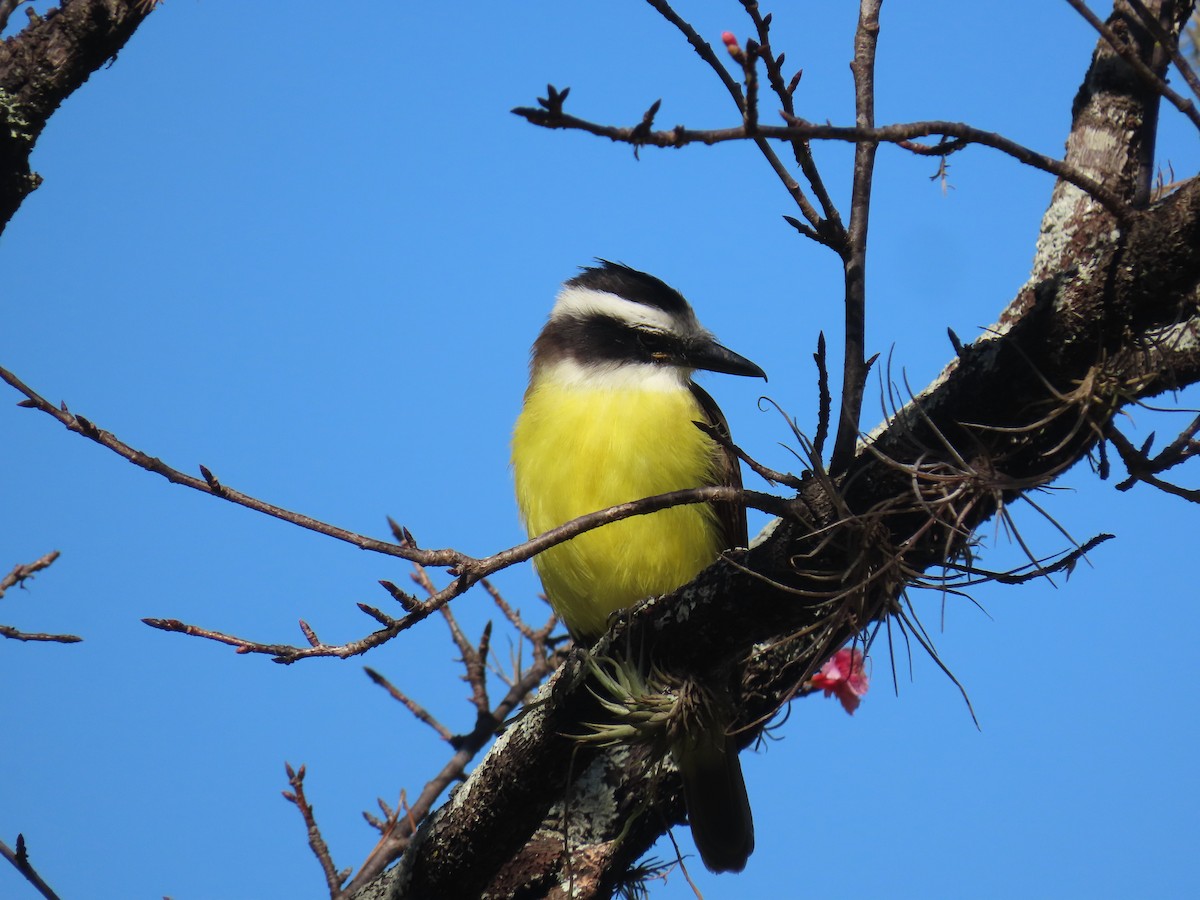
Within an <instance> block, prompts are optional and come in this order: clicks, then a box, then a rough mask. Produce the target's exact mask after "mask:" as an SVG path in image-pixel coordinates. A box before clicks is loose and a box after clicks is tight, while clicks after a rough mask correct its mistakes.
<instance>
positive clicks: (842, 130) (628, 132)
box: [512, 107, 1129, 220]
mask: <svg viewBox="0 0 1200 900" xmlns="http://www.w3.org/2000/svg"><path fill="white" fill-rule="evenodd" d="M512 112H513V113H514V114H515V115H518V116H521V117H522V118H524V119H525V120H526V121H528V122H529V123H531V124H533V125H538V126H540V127H542V128H565V129H570V130H574V131H586V132H587V133H588V134H594V135H596V136H598V137H606V138H609V139H610V140H613V141H617V142H619V143H625V144H634V143H636V144H639V145H640V146H647V145H648V146H653V147H673V148H675V147H685V146H687V145H688V144H705V145H710V144H723V143H728V142H730V141H745V140H749V139H750V138H751V136H750V135H748V134H747V133H746V129H745V127H744V126H740V127H737V128H719V129H713V130H708V131H701V130H696V129H691V128H686V127H684V126H682V125H677V126H675V127H674V128H672V129H671V130H670V131H651V132H645V133H642V134H640V135H638V136H637V139H636V140H635V139H634V136H633V133H632V129H629V128H619V127H616V126H612V125H600V124H598V123H595V122H589V121H587V120H586V119H580V118H577V117H575V116H571V115H568V114H566V113H564V112H562V111H561V109H559V110H557V111H556V110H548V109H538V108H533V107H517V108H516V109H514V110H512ZM783 118H784V120H785V121H787V122H788V123H789V124H788V125H786V126H782V125H759V126H758V132H757V138H756V140H759V139H773V140H784V141H791V140H796V139H797V138H800V139H809V140H822V141H844V142H847V143H852V144H853V143H859V142H878V143H886V144H897V145H899V146H901V147H902V148H903V147H904V145H905V142H907V141H911V140H913V139H914V138H926V137H942V138H958V139H959V140H960V141H961V143H960V144H958V145H955V146H954V147H953V149H954V150H958V149H961V148H963V147H966V146H968V145H970V144H979V145H980V146H984V147H991V148H992V149H993V150H998V151H1000V152H1001V153H1003V154H1005V155H1006V156H1011V157H1012V158H1013V159H1015V160H1017V161H1018V162H1020V163H1023V164H1025V165H1027V166H1030V167H1031V168H1034V169H1039V170H1041V171H1043V172H1046V173H1048V174H1050V175H1053V176H1055V177H1056V178H1060V179H1062V180H1063V181H1065V182H1067V183H1068V184H1072V185H1074V186H1075V187H1077V188H1079V189H1080V190H1081V191H1083V192H1085V193H1087V194H1089V195H1091V196H1092V197H1094V198H1095V199H1096V200H1097V201H1098V202H1099V203H1100V204H1102V205H1103V206H1104V207H1105V209H1107V210H1108V211H1109V212H1110V213H1112V214H1113V215H1114V216H1116V217H1118V218H1119V219H1121V220H1125V219H1126V218H1127V217H1128V215H1129V210H1128V207H1127V205H1126V204H1125V202H1124V201H1123V200H1122V199H1121V198H1120V197H1119V196H1117V195H1116V194H1115V193H1113V192H1112V191H1110V190H1108V189H1107V188H1106V187H1104V186H1103V185H1102V184H1101V183H1100V182H1098V181H1096V180H1095V179H1094V178H1090V177H1088V176H1087V175H1085V174H1084V173H1083V172H1082V171H1081V170H1079V169H1078V168H1076V167H1075V166H1071V165H1068V164H1067V163H1065V162H1063V161H1062V160H1059V159H1055V158H1053V157H1050V156H1046V155H1045V154H1042V153H1038V152H1036V151H1034V150H1030V149H1029V148H1028V147H1025V146H1022V145H1021V144H1018V143H1017V142H1016V141H1013V140H1010V139H1009V138H1006V137H1004V136H1003V135H1000V134H996V133H994V132H990V131H984V130H982V129H980V128H975V127H974V126H972V125H967V124H965V123H963V122H947V121H940V120H930V121H924V122H902V123H897V124H894V125H882V126H878V127H875V128H849V127H845V126H837V125H817V124H815V123H812V122H807V121H805V120H803V119H800V118H796V117H792V116H787V115H784V117H783ZM906 149H907V148H906Z"/></svg>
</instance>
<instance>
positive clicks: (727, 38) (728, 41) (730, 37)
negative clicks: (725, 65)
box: [721, 31, 742, 59]
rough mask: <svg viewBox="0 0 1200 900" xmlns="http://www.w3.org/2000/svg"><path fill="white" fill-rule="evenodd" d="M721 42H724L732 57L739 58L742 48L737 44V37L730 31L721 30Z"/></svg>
mask: <svg viewBox="0 0 1200 900" xmlns="http://www.w3.org/2000/svg"><path fill="white" fill-rule="evenodd" d="M721 42H722V43H724V44H725V49H726V50H728V51H729V55H730V56H732V57H733V58H734V59H740V58H741V56H742V48H741V47H739V46H738V39H737V38H736V37H735V36H734V33H733V32H732V31H722V32H721Z"/></svg>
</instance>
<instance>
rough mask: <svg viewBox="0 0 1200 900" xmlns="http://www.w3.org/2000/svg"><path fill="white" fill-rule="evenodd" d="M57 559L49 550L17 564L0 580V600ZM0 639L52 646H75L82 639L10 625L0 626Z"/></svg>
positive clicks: (54, 552) (55, 553) (57, 554)
mask: <svg viewBox="0 0 1200 900" xmlns="http://www.w3.org/2000/svg"><path fill="white" fill-rule="evenodd" d="M58 557H59V552H58V551H57V550H51V551H50V552H49V553H47V554H46V555H45V556H42V557H40V558H38V559H35V560H34V561H33V562H31V563H19V564H18V565H15V566H13V569H12V571H11V572H9V573H8V574H7V575H5V576H4V577H3V578H0V598H2V597H3V596H4V592H5V591H7V590H8V589H9V588H11V587H13V586H14V585H15V586H17V587H24V586H25V581H26V579H28V578H32V577H33V576H34V573H36V572H40V571H41V570H42V569H45V568H47V567H48V566H50V565H51V564H52V563H53V562H54V561H55V560H56V559H58ZM0 637H6V638H9V639H10V640H14V641H44V642H47V643H54V644H77V643H79V642H80V641H82V640H83V638H81V637H79V636H78V635H74V634H46V633H44V632H38V631H20V630H18V629H16V628H14V627H13V626H11V625H0Z"/></svg>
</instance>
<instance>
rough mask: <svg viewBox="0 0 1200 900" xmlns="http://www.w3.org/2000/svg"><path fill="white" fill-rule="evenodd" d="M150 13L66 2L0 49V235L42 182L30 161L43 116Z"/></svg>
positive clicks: (145, 5) (102, 1)
mask: <svg viewBox="0 0 1200 900" xmlns="http://www.w3.org/2000/svg"><path fill="white" fill-rule="evenodd" d="M152 8H153V4H152V3H149V2H145V0H143V2H140V3H139V2H132V3H131V2H122V0H65V2H64V3H63V4H62V6H60V7H58V8H57V9H51V10H50V11H48V12H47V13H46V15H45V17H44V18H43V17H39V16H36V15H33V14H31V15H30V16H29V24H28V25H27V26H26V27H25V28H24V29H23V30H22V31H21V33H20V34H18V35H17V36H16V37H10V38H7V39H5V40H4V41H3V42H2V43H0V232H2V231H3V229H4V227H5V226H7V225H8V223H9V221H10V220H11V219H12V217H13V215H14V214H15V213H16V211H17V209H18V208H19V207H20V205H21V203H22V202H23V201H24V200H25V198H26V197H28V196H29V195H30V194H31V193H32V192H33V191H34V190H36V189H37V187H38V185H40V184H41V183H42V178H41V176H40V175H38V174H37V173H36V172H34V171H33V170H32V169H31V168H30V166H29V155H30V153H32V152H33V147H34V144H36V143H37V139H38V137H39V136H40V135H41V133H42V129H43V128H45V127H46V122H47V121H48V120H49V118H50V116H51V115H52V114H53V113H54V111H55V110H56V109H58V107H59V104H61V103H62V102H63V101H64V100H65V99H66V98H67V97H69V96H70V95H71V94H72V93H74V91H75V90H76V89H77V88H79V87H80V86H82V85H83V83H84V82H86V81H87V80H88V78H89V77H91V74H92V73H93V72H95V71H96V70H97V69H99V68H100V67H101V66H103V65H104V64H105V63H107V62H108V61H109V60H111V59H113V58H115V57H116V55H117V52H118V51H119V50H120V49H121V48H122V47H124V46H125V42H126V41H128V40H129V38H130V37H132V36H133V33H134V31H136V30H137V27H138V26H139V25H140V24H141V23H142V21H143V20H144V19H145V18H146V16H147V15H149V12H150V10H151V9H152Z"/></svg>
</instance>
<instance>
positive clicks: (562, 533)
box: [0, 368, 789, 663]
mask: <svg viewBox="0 0 1200 900" xmlns="http://www.w3.org/2000/svg"><path fill="white" fill-rule="evenodd" d="M0 379H2V380H4V381H6V382H8V383H9V384H10V385H12V386H13V387H14V388H16V389H17V390H18V391H20V392H21V393H22V394H24V395H25V397H26V398H27V399H26V400H24V401H22V402H21V403H20V404H19V405H21V406H25V407H27V408H31V409H37V410H39V411H41V412H44V413H46V414H47V415H49V416H52V417H53V418H55V419H57V420H58V421H59V422H60V423H61V424H62V425H63V426H64V427H66V428H67V430H69V431H73V432H75V433H76V434H79V435H82V436H83V437H86V438H88V439H89V440H92V441H95V442H96V443H98V444H100V445H101V446H103V447H106V448H108V449H109V450H111V451H113V452H114V453H116V454H117V455H119V456H121V457H122V458H124V459H126V460H127V461H129V462H131V463H133V464H134V465H136V466H138V467H139V468H142V469H145V470H146V471H148V472H154V473H156V474H158V475H161V476H163V477H164V478H166V479H167V480H168V481H170V482H171V483H173V484H181V485H184V486H186V487H190V488H192V489H194V490H198V491H200V492H202V493H206V494H210V495H211V496H214V497H219V498H221V499H223V500H227V501H229V502H231V503H235V504H237V505H239V506H244V507H246V508H247V509H252V510H254V511H255V512H260V513H263V514H264V515H268V516H272V517H274V518H277V519H281V520H283V521H285V522H290V523H291V524H293V525H298V526H299V527H301V528H306V529H308V530H310V531H315V532H317V533H318V534H324V535H326V536H328V537H333V538H336V539H337V540H341V541H345V542H347V543H349V544H352V545H354V546H356V547H360V548H362V549H364V550H372V551H375V552H377V553H383V554H386V555H388V556H395V557H399V558H401V559H406V560H409V561H410V562H414V563H419V564H420V565H422V566H437V567H441V568H446V569H448V570H449V571H450V572H451V574H453V575H455V576H457V577H455V579H454V580H453V581H452V582H450V584H448V585H447V586H446V587H444V588H442V589H441V590H439V591H437V592H436V593H434V594H432V595H431V596H430V597H429V598H428V599H427V600H425V601H424V602H421V603H417V604H415V606H414V608H413V609H411V610H408V611H407V615H405V616H404V617H403V618H401V619H395V620H393V621H392V623H391V624H388V625H385V626H384V627H383V628H382V629H380V630H378V631H375V632H373V633H372V634H370V635H368V636H367V637H365V638H362V639H361V640H357V641H351V642H349V643H346V644H340V645H331V644H325V643H323V642H321V641H320V640H318V639H317V638H316V635H315V634H314V633H313V631H312V629H311V628H309V626H308V625H307V624H305V623H303V622H302V623H301V631H302V632H304V634H305V638H306V639H307V641H308V646H307V647H294V646H290V645H286V644H266V643H260V642H258V641H251V640H247V639H245V638H241V637H237V636H235V635H230V634H226V633H224V632H220V631H214V630H210V629H207V628H202V627H200V626H196V625H190V624H187V623H185V622H181V621H179V620H177V619H157V618H150V619H143V620H142V621H143V622H145V623H146V624H147V625H150V626H151V627H153V628H158V629H160V630H162V631H172V632H177V633H180V634H188V635H192V636H195V637H203V638H207V639H208V640H213V641H217V642H219V643H223V644H228V645H229V646H231V647H234V648H235V649H236V650H237V651H238V652H239V653H264V654H268V655H270V656H273V657H274V658H275V661H276V662H280V663H293V662H296V661H297V660H300V659H307V658H310V657H314V656H336V657H340V658H343V659H344V658H346V657H350V656H357V655H359V654H361V653H365V652H367V651H368V650H370V649H372V648H374V647H377V646H379V645H380V644H383V643H386V642H387V641H389V640H391V639H392V638H394V637H395V636H396V635H398V634H400V633H401V632H403V631H406V630H408V629H409V628H411V627H412V626H413V625H415V624H417V623H418V622H420V621H423V620H424V619H426V618H428V617H429V616H430V615H432V614H433V613H435V612H437V611H438V610H439V609H441V608H442V607H443V606H445V604H447V603H448V602H450V601H451V600H452V599H454V598H455V597H458V596H460V595H461V594H463V593H465V592H466V591H467V590H468V589H470V588H471V586H472V585H474V584H475V583H476V582H478V581H479V580H480V579H481V578H483V577H485V576H487V575H491V574H493V573H494V572H498V571H500V570H501V569H505V568H508V567H509V566H512V565H515V564H517V563H521V562H525V561H527V560H529V559H532V558H533V557H534V556H536V555H537V554H539V553H541V552H542V551H543V550H547V549H549V548H550V547H554V546H556V545H558V544H561V543H563V542H564V541H568V540H570V539H571V538H573V537H575V536H576V535H579V534H582V533H583V532H585V531H591V530H592V529H595V528H599V527H601V526H603V525H607V524H609V523H612V522H618V521H621V520H622V519H627V518H630V517H632V516H639V515H647V514H649V513H653V512H658V511H659V510H662V509H669V508H671V507H673V506H682V505H687V504H695V503H710V502H714V501H734V502H739V503H744V504H745V505H746V506H748V507H751V508H753V509H761V510H763V511H764V512H770V513H773V514H774V515H785V514H787V511H788V509H789V504H788V501H786V500H783V499H781V498H779V497H774V496H772V495H770V494H763V493H761V492H759V491H746V490H740V489H736V488H731V487H725V486H707V487H699V488H689V489H686V490H682V491H671V492H669V493H666V494H659V495H657V496H655V497H646V498H643V499H640V500H634V501H630V502H629V503H621V504H618V505H616V506H612V507H609V508H608V509H604V510H598V511H597V512H594V513H589V514H587V515H585V516H580V517H579V518H578V519H574V520H572V521H570V522H567V523H565V524H563V525H560V526H559V527H557V528H553V529H551V530H550V531H548V532H546V533H545V534H542V535H539V536H537V537H536V538H533V539H531V540H528V541H525V542H524V543H522V544H517V545H516V546H514V547H510V548H509V549H507V550H502V551H500V552H499V553H494V554H492V555H491V556H487V557H483V558H476V557H472V556H468V555H467V554H465V553H462V552H460V551H458V550H453V549H449V548H447V549H442V550H422V549H420V548H418V547H416V546H415V543H414V542H412V541H411V540H409V539H406V540H405V541H404V542H403V543H400V544H392V543H388V542H386V541H380V540H376V539H374V538H369V537H366V536H365V535H361V534H357V533H355V532H352V531H348V530H346V529H344V528H339V527H337V526H335V525H329V524H327V523H325V522H321V521H319V520H317V519H313V518H311V517H309V516H305V515H302V514H300V513H295V512H291V511H290V510H286V509H283V508H282V507H278V506H274V505H272V504H270V503H265V502H263V501H261V500H258V499H256V498H254V497H251V496H249V495H247V494H243V493H240V492H238V491H235V490H233V489H232V488H229V487H227V486H225V485H224V484H221V483H220V482H219V481H218V480H217V478H216V477H215V476H213V474H212V472H210V471H209V470H208V469H207V468H205V467H203V466H201V467H200V468H201V474H202V475H203V476H204V477H203V478H202V479H200V478H195V477H193V476H190V475H185V474H184V473H182V472H180V471H178V470H177V469H174V468H172V467H170V466H168V465H167V464H166V463H164V462H163V461H162V460H160V459H158V458H156V457H151V456H148V455H147V454H145V453H143V452H142V451H140V450H137V449H135V448H133V447H131V446H129V445H128V444H126V443H125V442H123V441H121V440H120V439H119V438H117V437H116V436H115V435H113V434H112V433H110V432H108V431H104V430H102V429H100V428H98V427H97V426H96V425H94V424H93V423H92V422H90V421H88V420H87V419H85V418H84V417H83V416H79V415H76V414H74V413H71V412H70V411H69V410H67V409H66V406H65V404H64V405H63V407H62V408H59V407H55V406H54V405H52V404H51V403H49V401H47V400H46V399H45V398H44V397H42V396H41V395H40V394H38V393H37V392H36V391H34V390H33V389H32V388H30V387H29V386H28V385H26V384H24V383H23V382H22V381H21V380H20V379H19V378H17V377H16V376H15V375H14V374H13V373H12V372H9V371H8V370H7V369H4V368H0ZM404 533H405V534H407V532H404ZM408 538H411V535H408ZM385 587H386V585H385ZM398 594H401V592H399V591H395V592H394V593H393V596H396V595H398ZM402 602H403V601H402ZM368 614H369V615H370V614H371V613H370V612H368ZM372 617H373V618H376V619H377V620H378V617H377V616H372Z"/></svg>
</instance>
